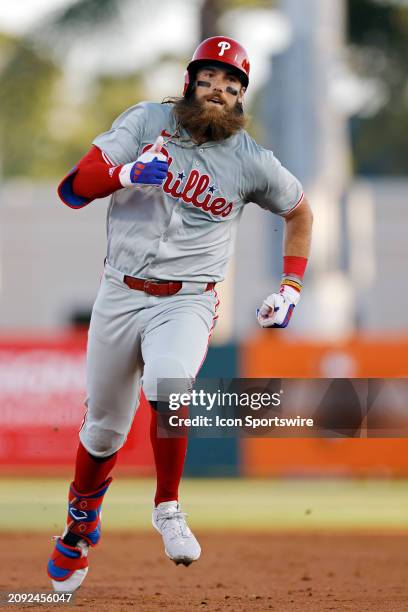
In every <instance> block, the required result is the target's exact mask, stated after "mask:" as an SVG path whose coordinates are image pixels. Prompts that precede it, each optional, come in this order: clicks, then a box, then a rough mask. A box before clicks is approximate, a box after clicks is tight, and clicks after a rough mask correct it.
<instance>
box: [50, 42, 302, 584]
mask: <svg viewBox="0 0 408 612" xmlns="http://www.w3.org/2000/svg"><path fill="white" fill-rule="evenodd" d="M249 69H250V65H249V59H248V56H247V53H246V51H245V49H244V48H243V47H242V46H241V45H240V44H238V42H236V41H235V40H233V39H231V38H227V37H223V36H221V37H220V36H218V37H213V38H209V39H207V40H205V41H204V42H202V43H201V44H200V45H199V46H198V48H197V49H196V51H195V53H194V55H193V58H192V60H191V62H190V63H189V65H188V67H187V71H186V73H185V84H184V92H183V96H182V97H181V98H179V99H170V100H168V101H165V102H164V103H161V104H159V103H152V102H142V103H140V104H136V105H135V106H132V107H131V108H129V109H128V110H126V111H125V112H124V113H123V114H122V115H120V116H119V117H118V118H117V119H116V120H115V121H114V123H113V125H112V128H111V129H110V130H108V131H107V132H104V133H103V134H100V135H99V136H97V137H96V138H95V140H94V141H93V144H92V147H91V149H90V150H89V151H88V153H87V154H86V155H85V156H84V157H83V158H82V159H81V160H80V161H79V163H78V164H77V165H76V166H75V167H74V168H73V169H72V170H71V171H70V172H69V174H68V175H67V176H66V177H65V178H64V179H63V181H62V182H61V184H60V185H59V196H60V198H61V199H62V201H63V202H64V203H65V204H66V205H68V206H70V207H71V208H74V209H80V208H82V207H84V206H86V205H87V204H89V203H90V202H91V201H92V200H94V199H97V198H104V197H106V196H109V195H110V196H111V199H110V204H109V208H108V214H107V237H108V245H107V257H106V261H105V268H104V275H103V278H102V282H101V286H100V289H99V292H98V296H97V299H96V302H95V304H94V307H93V311H92V317H91V323H90V328H89V336H88V348H87V399H86V406H87V412H86V416H85V418H84V422H83V425H82V427H81V430H80V435H79V438H80V442H79V447H78V452H77V457H76V465H75V475H74V480H73V482H72V484H71V486H70V489H69V502H68V519H67V525H66V528H65V530H64V532H63V534H62V536H61V537H58V538H55V539H56V542H55V548H54V551H53V553H52V556H51V558H50V560H49V563H48V575H49V576H50V578H51V580H52V584H53V587H54V589H55V590H56V591H69V592H72V591H74V590H75V589H77V588H78V587H79V586H80V585H81V583H82V582H83V580H84V578H85V576H86V574H87V571H88V551H89V548H90V547H94V546H96V545H97V544H98V541H99V539H100V535H101V533H100V530H101V523H100V518H101V506H102V501H103V498H104V495H105V493H106V491H107V489H108V487H109V485H110V483H111V480H112V479H111V477H110V473H111V471H112V469H113V467H114V465H115V462H116V459H117V455H118V452H119V450H120V448H121V447H122V446H123V444H124V443H125V440H126V436H127V434H128V431H129V429H130V427H131V424H132V421H133V417H134V415H135V412H136V410H137V408H138V405H139V398H140V393H141V389H142V388H143V392H144V395H145V396H146V398H147V400H148V401H149V402H150V404H151V429H150V437H151V443H152V447H153V452H154V458H155V466H156V472H157V489H156V494H155V498H154V508H153V517H152V522H153V526H154V527H155V529H156V530H157V531H158V532H159V533H160V534H161V536H162V538H163V542H164V548H165V552H166V554H167V555H168V557H170V559H171V560H173V561H174V562H175V563H177V564H179V563H181V564H184V565H189V564H190V563H192V562H193V561H196V560H197V559H198V558H199V556H200V553H201V549H200V545H199V543H198V542H197V540H196V538H195V537H194V535H193V533H192V532H191V531H190V529H189V527H188V526H187V523H186V518H185V514H184V513H183V512H181V508H180V505H179V503H178V487H179V483H180V479H181V475H182V471H183V465H184V459H185V454H186V449H187V437H186V436H183V435H180V437H162V436H160V435H158V427H157V423H158V414H157V408H158V401H163V398H161V397H159V395H160V394H158V383H157V381H158V379H175V380H177V384H178V385H179V386H180V390H181V389H182V388H184V385H185V388H186V389H188V388H191V385H192V384H193V382H194V379H195V377H196V375H197V372H198V370H199V369H200V366H201V365H202V363H203V361H204V359H205V355H206V352H207V347H208V342H209V339H210V337H211V333H212V331H213V328H214V325H215V322H216V319H217V308H218V304H219V301H218V298H217V292H216V284H217V283H218V282H220V281H222V280H223V278H224V274H225V268H226V266H227V262H228V260H229V258H230V256H231V253H232V250H233V241H234V235H235V233H236V229H237V224H238V222H239V219H240V217H241V214H242V212H243V209H244V206H245V205H246V204H247V203H248V202H255V203H256V204H258V205H259V206H261V207H262V208H264V209H265V210H268V211H270V212H272V213H274V214H277V215H280V216H282V217H283V219H284V221H285V240H284V254H283V255H284V256H283V277H282V282H281V286H280V289H278V291H277V292H276V293H273V294H272V295H269V296H268V297H267V298H266V299H265V300H264V302H263V304H262V305H261V306H260V308H259V310H258V312H257V318H258V322H259V324H260V325H261V326H262V327H286V325H287V324H288V322H289V319H290V317H291V315H292V312H293V309H294V307H295V306H296V304H297V303H298V301H299V297H300V291H301V287H302V278H303V275H304V272H305V268H306V263H307V258H308V256H309V247H310V236H311V225H312V214H311V211H310V207H309V204H308V203H307V201H306V199H305V197H304V195H303V192H302V187H301V185H300V183H299V181H298V180H297V179H296V178H295V177H294V176H293V175H292V174H291V173H290V172H289V171H288V170H286V169H285V168H284V167H282V165H281V164H280V163H279V161H278V160H277V159H276V158H275V157H274V155H273V153H272V152H271V151H269V150H267V149H264V148H262V147H261V146H259V145H258V144H257V143H256V142H255V141H254V140H253V139H252V138H251V137H250V136H249V134H248V133H247V132H246V131H245V129H244V128H245V124H246V117H245V113H244V109H243V100H244V95H245V91H246V89H247V87H248V82H249Z"/></svg>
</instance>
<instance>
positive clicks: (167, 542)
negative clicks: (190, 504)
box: [152, 501, 201, 566]
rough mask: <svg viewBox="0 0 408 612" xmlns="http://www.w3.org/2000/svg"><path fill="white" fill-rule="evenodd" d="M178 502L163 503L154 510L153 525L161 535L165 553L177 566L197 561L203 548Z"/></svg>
mask: <svg viewBox="0 0 408 612" xmlns="http://www.w3.org/2000/svg"><path fill="white" fill-rule="evenodd" d="M186 516H187V515H186V513H185V512H181V510H180V506H179V504H178V503H177V501H169V502H162V503H161V504H159V505H158V506H157V508H154V509H153V514H152V524H153V527H154V528H155V529H157V531H158V532H159V533H160V534H161V536H162V538H163V542H164V550H165V553H166V555H167V556H168V557H170V559H171V560H172V561H174V563H175V564H176V565H179V564H180V563H182V564H183V565H186V566H187V565H190V563H192V562H193V561H197V559H198V558H199V556H200V554H201V548H200V545H199V543H198V542H197V540H196V538H195V537H194V535H193V533H192V532H191V529H190V528H189V526H188V525H187V522H186Z"/></svg>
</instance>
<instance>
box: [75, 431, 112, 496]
mask: <svg viewBox="0 0 408 612" xmlns="http://www.w3.org/2000/svg"><path fill="white" fill-rule="evenodd" d="M117 458H118V453H117V452H116V453H113V455H110V456H109V457H94V456H93V455H91V454H90V453H88V451H87V450H86V449H85V447H84V446H82V443H81V442H80V443H79V446H78V452H77V456H76V464H75V478H74V487H75V489H76V490H77V491H78V493H84V494H85V493H88V492H89V491H96V490H97V489H99V487H101V486H102V484H103V483H104V482H105V480H106V479H107V478H108V476H109V474H110V473H111V471H112V469H113V467H114V465H115V463H116V460H117Z"/></svg>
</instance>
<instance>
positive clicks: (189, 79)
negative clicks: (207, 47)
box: [183, 69, 195, 98]
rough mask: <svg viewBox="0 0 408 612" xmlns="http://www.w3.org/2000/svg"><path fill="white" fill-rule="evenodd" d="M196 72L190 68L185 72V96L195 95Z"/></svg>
mask: <svg viewBox="0 0 408 612" xmlns="http://www.w3.org/2000/svg"><path fill="white" fill-rule="evenodd" d="M194 79H195V74H194V73H192V71H190V70H188V69H187V70H186V71H185V73H184V90H183V96H184V97H185V98H190V97H191V96H192V95H193V92H194V89H195V82H194Z"/></svg>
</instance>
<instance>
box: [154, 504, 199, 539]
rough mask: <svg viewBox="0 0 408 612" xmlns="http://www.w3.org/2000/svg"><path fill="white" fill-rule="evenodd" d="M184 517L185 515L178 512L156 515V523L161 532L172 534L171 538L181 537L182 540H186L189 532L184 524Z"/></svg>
mask: <svg viewBox="0 0 408 612" xmlns="http://www.w3.org/2000/svg"><path fill="white" fill-rule="evenodd" d="M186 516H187V513H186V512H181V511H180V510H177V511H176V512H163V513H161V514H159V515H158V517H157V523H158V524H159V526H160V529H162V530H163V531H166V532H170V531H171V532H173V534H172V535H173V537H178V536H180V535H181V536H182V537H183V538H187V537H189V536H190V535H191V531H190V528H189V527H188V525H187V523H186ZM171 521H175V523H173V524H172V523H171Z"/></svg>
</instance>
